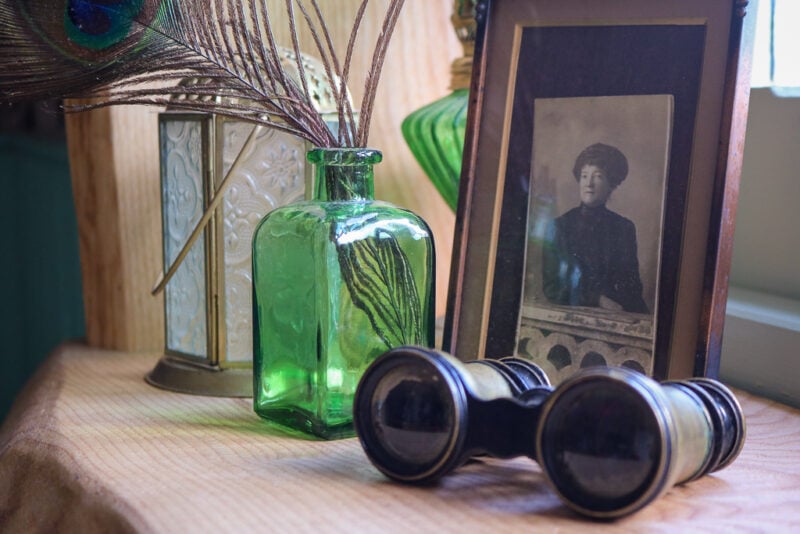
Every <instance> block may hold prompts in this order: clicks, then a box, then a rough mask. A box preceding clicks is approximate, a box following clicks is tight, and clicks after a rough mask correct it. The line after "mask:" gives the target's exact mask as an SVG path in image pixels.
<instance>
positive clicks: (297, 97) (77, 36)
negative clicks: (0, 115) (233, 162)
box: [0, 0, 404, 147]
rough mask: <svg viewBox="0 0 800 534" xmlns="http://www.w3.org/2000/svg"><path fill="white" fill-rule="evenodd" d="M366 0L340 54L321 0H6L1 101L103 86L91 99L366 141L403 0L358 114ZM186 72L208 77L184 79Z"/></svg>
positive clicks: (0, 13)
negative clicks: (334, 112)
mask: <svg viewBox="0 0 800 534" xmlns="http://www.w3.org/2000/svg"><path fill="white" fill-rule="evenodd" d="M368 3H369V0H363V1H362V3H361V5H360V6H359V9H358V10H357V12H356V14H355V20H354V25H353V31H352V33H351V36H350V40H349V43H348V47H347V52H346V55H345V56H344V57H343V58H342V57H339V55H337V53H336V51H335V50H334V47H333V44H332V40H331V37H330V35H329V32H328V30H327V27H326V26H325V23H324V18H323V15H322V10H321V8H320V5H319V0H283V1H280V0H275V1H272V2H268V1H267V0H0V102H3V101H5V102H13V101H21V100H38V99H44V98H63V97H70V96H81V97H83V96H86V95H87V94H88V93H89V92H90V91H94V93H93V94H94V95H95V96H96V97H97V98H96V99H95V100H93V101H92V102H91V103H90V104H88V105H84V107H86V106H88V107H96V106H103V105H112V104H152V105H167V104H169V105H171V106H173V107H174V108H181V109H186V110H193V111H194V110H199V111H211V112H214V113H216V114H218V115H226V116H231V117H235V118H238V119H242V120H250V121H253V122H256V123H261V124H266V125H269V126H271V127H273V128H278V129H281V130H284V131H287V132H289V133H292V134H295V135H299V136H301V137H304V138H305V139H307V140H309V141H310V142H311V143H313V144H315V145H317V146H320V147H330V146H365V145H366V141H367V136H368V131H369V123H370V115H371V109H372V105H373V102H374V97H375V92H376V89H377V81H378V78H379V75H380V70H381V68H382V65H383V58H384V57H385V53H386V47H387V45H388V41H389V39H390V37H391V34H392V31H393V29H394V25H395V23H396V21H397V17H398V15H399V13H400V10H401V8H402V5H403V3H404V1H403V0H390V2H389V6H388V8H387V11H386V16H385V19H384V25H383V31H382V32H381V35H380V36H379V38H378V42H377V44H376V47H375V51H374V55H373V60H372V68H371V70H370V73H369V74H368V76H367V79H366V88H365V92H364V100H363V101H362V104H361V115H360V120H359V121H358V123H356V121H355V119H354V113H353V107H352V104H351V103H350V101H349V98H348V95H347V91H346V89H345V87H346V86H347V81H348V80H347V78H348V74H349V70H350V64H351V60H352V53H353V50H354V49H355V46H354V44H355V40H356V35H357V33H358V29H359V26H360V23H361V21H362V19H363V16H364V12H365V10H366V6H367V4H368ZM270 6H272V7H270ZM275 6H278V7H275ZM278 8H280V13H278V11H279V9H278ZM277 15H280V16H281V17H283V18H282V20H288V24H289V29H290V35H291V43H290V44H289V48H290V49H291V50H292V52H293V53H294V56H295V57H296V58H298V61H297V64H298V65H297V66H298V70H299V73H300V77H299V78H300V82H295V81H294V79H293V78H292V77H290V76H288V75H287V73H286V71H285V69H284V68H283V67H282V65H281V56H280V54H281V47H280V46H279V44H278V43H277V42H276V39H275V34H274V32H273V30H272V24H273V20H276V19H277V18H278V17H277ZM296 20H300V21H302V22H303V23H305V25H306V26H307V27H308V29H309V30H310V34H311V35H312V37H313V39H314V43H315V45H316V48H317V52H318V53H319V56H320V59H321V60H322V62H323V64H324V65H325V70H326V76H327V81H328V84H329V86H330V90H331V92H332V94H333V95H334V98H335V100H336V102H337V108H338V111H339V122H340V124H339V129H338V133H337V134H336V136H334V134H332V133H331V132H330V130H329V129H328V127H327V125H326V123H325V121H324V120H323V118H322V117H321V115H320V114H319V113H318V112H316V110H315V109H314V105H313V103H312V98H313V95H312V94H310V92H309V88H308V87H307V86H306V84H305V82H304V79H305V75H304V72H303V66H302V64H301V62H300V60H299V58H300V57H301V55H300V50H299V45H298V37H297V36H298V30H297V23H296ZM187 78H195V79H203V82H204V83H202V84H186V83H181V81H183V80H185V79H187ZM176 97H177V98H176ZM78 109H82V108H78Z"/></svg>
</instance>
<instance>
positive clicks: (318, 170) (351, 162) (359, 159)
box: [307, 148, 383, 201]
mask: <svg viewBox="0 0 800 534" xmlns="http://www.w3.org/2000/svg"><path fill="white" fill-rule="evenodd" d="M307 159H308V161H309V162H310V163H312V164H313V165H314V200H322V201H343V200H374V198H375V181H374V171H373V166H374V165H375V164H376V163H380V161H381V160H382V159H383V156H382V155H381V153H380V152H379V151H378V150H372V149H369V148H315V149H313V150H310V151H309V152H308V156H307Z"/></svg>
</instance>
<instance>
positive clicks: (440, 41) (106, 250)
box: [67, 0, 459, 350]
mask: <svg viewBox="0 0 800 534" xmlns="http://www.w3.org/2000/svg"><path fill="white" fill-rule="evenodd" d="M360 3H361V0H340V1H338V2H336V3H335V4H334V5H333V6H332V7H327V8H325V6H326V5H327V6H331V3H323V9H325V11H326V13H325V15H326V20H328V23H329V26H330V30H331V32H332V34H333V36H334V40H335V45H336V47H337V49H338V50H340V51H341V55H342V56H343V55H344V51H345V50H346V44H347V40H348V38H349V33H350V28H351V26H352V21H353V14H354V13H355V11H356V8H357V6H358V5H359V4H360ZM386 3H387V2H386V0H381V1H373V2H371V4H370V7H369V9H368V11H367V18H366V19H365V20H364V23H363V25H362V28H361V32H360V34H359V41H358V44H357V47H356V53H355V58H354V63H353V74H352V77H351V83H350V87H351V89H352V93H353V97H354V101H355V102H356V103H358V102H360V100H361V96H362V95H363V92H364V91H363V85H364V79H365V73H366V71H367V69H368V67H369V64H370V62H371V60H372V57H371V52H372V49H373V47H374V43H375V40H376V39H377V36H378V34H379V32H380V26H381V22H382V18H383V13H384V10H385V6H386ZM404 10H405V11H404V12H403V13H402V15H401V17H400V21H399V23H398V26H397V29H396V31H395V34H394V40H393V43H392V45H391V46H390V49H389V52H388V56H387V59H386V64H385V68H384V71H383V77H382V81H381V85H380V89H379V91H378V95H377V100H376V109H375V113H374V116H373V121H372V135H371V136H370V145H371V146H373V147H374V148H378V149H380V150H383V151H384V163H382V164H381V165H380V166H379V167H378V169H377V172H376V196H377V197H378V198H379V199H382V200H387V201H389V202H393V203H395V204H397V205H399V206H402V207H406V208H409V209H411V210H413V211H415V212H416V213H418V214H419V215H421V216H422V217H423V218H424V219H425V220H426V221H427V222H428V223H429V224H430V226H431V228H432V229H433V232H434V236H435V238H436V246H437V313H438V314H443V313H444V309H445V296H446V292H447V286H448V284H447V278H448V275H449V272H450V254H451V248H452V234H453V225H454V220H455V218H454V216H453V214H452V212H451V211H450V210H449V208H448V207H447V205H446V204H445V203H444V201H443V200H442V199H441V197H440V196H439V194H438V193H437V192H436V190H435V188H434V187H433V185H432V184H431V183H430V181H429V180H428V179H427V178H426V177H425V175H424V173H423V172H422V169H421V168H420V167H419V166H418V165H417V163H416V161H415V160H414V158H413V156H412V155H411V152H410V151H409V149H408V148H407V147H406V145H405V142H404V141H403V139H402V135H401V133H400V123H401V122H402V120H403V118H404V117H405V116H406V115H408V114H409V113H410V112H411V111H413V110H415V109H417V108H419V107H421V106H423V105H425V104H427V103H429V102H432V101H434V100H436V99H437V98H440V97H442V96H444V95H446V94H447V93H448V89H447V87H448V84H449V76H450V66H449V65H450V62H451V61H452V59H453V58H455V57H456V56H457V55H458V53H459V45H458V42H457V40H456V38H455V35H454V32H453V29H452V27H451V24H450V20H449V17H450V14H451V10H452V1H451V0H434V1H430V2H407V3H406V6H405V8H404ZM275 12H276V13H279V12H280V10H279V9H278V8H277V7H276V10H275ZM274 24H275V26H276V28H277V27H278V26H282V25H281V24H280V18H279V16H276V17H275V19H274ZM277 34H278V39H279V41H282V42H284V43H285V44H289V41H288V40H287V38H286V36H287V32H286V31H277ZM301 47H302V49H303V50H304V51H307V52H310V53H314V52H315V48H314V45H313V41H311V40H310V38H309V37H308V35H307V32H303V33H302V35H301ZM432 51H434V52H435V53H432ZM155 113H156V111H154V110H153V109H146V108H145V109H142V108H112V109H107V110H98V111H95V112H92V113H86V114H79V115H72V116H70V117H68V120H67V122H68V128H67V129H68V139H69V145H70V158H71V162H72V163H71V164H72V172H73V186H74V189H75V197H76V199H75V202H76V208H77V211H78V221H79V226H80V236H81V261H82V265H83V280H84V300H85V303H86V320H87V337H88V340H89V343H90V344H92V345H93V346H99V347H106V348H117V349H127V350H139V349H157V348H159V347H161V346H163V306H162V305H161V303H160V299H154V298H151V297H150V295H149V289H150V286H151V284H152V283H153V281H154V279H155V277H156V275H157V273H158V270H159V269H160V267H161V264H160V262H161V248H160V215H159V209H160V208H159V199H158V154H157V125H156V118H155Z"/></svg>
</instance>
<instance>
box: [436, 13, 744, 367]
mask: <svg viewBox="0 0 800 534" xmlns="http://www.w3.org/2000/svg"><path fill="white" fill-rule="evenodd" d="M476 18H477V20H478V35H477V42H476V52H475V63H474V67H473V78H472V87H471V101H470V110H469V116H468V129H467V139H466V144H465V154H464V166H463V171H462V176H461V190H460V196H459V207H458V213H457V222H456V242H455V247H454V253H453V271H452V274H451V280H450V292H449V297H448V310H447V317H446V321H445V332H444V348H445V350H449V351H450V352H452V353H454V354H455V355H457V356H458V357H460V358H462V359H474V358H476V357H477V358H481V357H490V358H493V357H502V356H508V355H512V354H516V355H519V356H521V357H524V358H528V359H531V360H533V361H534V362H536V363H537V364H539V365H540V366H542V367H543V368H544V370H545V371H546V372H547V373H548V374H549V375H550V377H551V379H552V380H553V381H554V382H556V383H557V382H560V381H561V380H562V379H563V378H565V377H566V376H568V375H569V374H571V373H573V372H575V371H576V370H578V369H580V368H582V367H587V366H592V365H622V366H626V367H630V368H633V369H636V370H638V371H641V372H644V373H646V374H648V375H651V376H654V377H656V378H659V379H663V378H677V377H686V376H692V375H694V376H716V373H717V371H718V366H719V350H720V343H721V339H722V325H723V321H724V312H725V301H726V298H727V277H728V272H729V270H730V256H731V244H732V235H733V216H734V213H735V205H736V193H737V190H738V180H739V173H740V170H741V153H742V145H743V141H744V129H745V123H746V116H747V101H748V97H749V70H750V69H749V58H750V52H751V42H752V32H753V22H754V21H753V20H752V19H753V18H754V14H749V13H748V2H746V1H743V0H674V1H671V2H663V1H662V0H596V1H593V2H585V1H582V0H559V2H552V1H548V0H491V1H489V0H486V1H482V2H479V3H478V6H477V8H476Z"/></svg>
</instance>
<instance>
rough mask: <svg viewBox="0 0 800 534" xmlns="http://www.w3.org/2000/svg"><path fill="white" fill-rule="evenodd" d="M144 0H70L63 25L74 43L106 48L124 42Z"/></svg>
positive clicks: (82, 45)
mask: <svg viewBox="0 0 800 534" xmlns="http://www.w3.org/2000/svg"><path fill="white" fill-rule="evenodd" d="M143 4H144V0H67V2H66V6H65V14H64V28H65V32H66V35H67V38H68V39H69V40H70V41H72V42H73V43H74V44H76V45H78V46H81V47H85V48H88V49H90V50H98V51H99V50H105V49H108V48H111V47H113V46H115V45H117V44H119V43H121V42H123V41H124V40H125V39H126V38H127V37H128V35H129V34H130V32H131V27H132V26H133V21H134V19H135V17H136V16H137V15H139V12H140V11H141V10H142V7H143Z"/></svg>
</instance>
